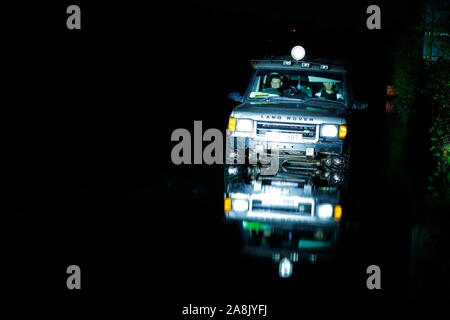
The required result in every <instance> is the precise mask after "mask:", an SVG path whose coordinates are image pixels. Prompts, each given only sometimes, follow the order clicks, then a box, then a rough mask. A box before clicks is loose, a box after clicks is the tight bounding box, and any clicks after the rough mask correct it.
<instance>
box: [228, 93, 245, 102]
mask: <svg viewBox="0 0 450 320" xmlns="http://www.w3.org/2000/svg"><path fill="white" fill-rule="evenodd" d="M228 99H231V100H233V101H237V102H244V97H243V96H241V94H240V93H239V92H237V91H232V92H230V93H229V94H228Z"/></svg>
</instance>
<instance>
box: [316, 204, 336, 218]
mask: <svg viewBox="0 0 450 320" xmlns="http://www.w3.org/2000/svg"><path fill="white" fill-rule="evenodd" d="M317 215H318V216H319V218H321V219H328V218H331V217H332V216H333V206H332V205H331V204H328V203H327V204H321V205H319V207H318V209H317Z"/></svg>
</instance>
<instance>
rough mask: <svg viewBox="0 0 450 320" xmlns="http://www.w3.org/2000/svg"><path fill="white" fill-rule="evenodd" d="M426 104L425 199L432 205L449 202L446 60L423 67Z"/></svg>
mask: <svg viewBox="0 0 450 320" xmlns="http://www.w3.org/2000/svg"><path fill="white" fill-rule="evenodd" d="M426 69H427V75H428V79H427V98H428V99H427V101H429V102H430V104H431V108H432V117H433V120H432V124H431V127H430V135H431V148H430V152H431V153H432V155H433V158H434V164H435V166H434V168H433V172H432V174H431V175H430V176H429V177H428V180H429V186H428V191H429V199H430V200H432V201H433V202H448V201H450V197H449V190H450V80H449V79H450V78H449V74H450V60H449V59H441V60H438V61H430V62H428V63H427V67H426Z"/></svg>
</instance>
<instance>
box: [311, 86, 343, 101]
mask: <svg viewBox="0 0 450 320" xmlns="http://www.w3.org/2000/svg"><path fill="white" fill-rule="evenodd" d="M334 87H335V83H334V82H323V88H322V89H320V91H319V92H317V93H316V97H319V98H322V99H329V100H344V96H343V95H342V94H340V93H339V92H337V91H335V90H334Z"/></svg>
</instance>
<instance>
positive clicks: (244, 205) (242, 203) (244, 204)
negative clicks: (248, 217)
mask: <svg viewBox="0 0 450 320" xmlns="http://www.w3.org/2000/svg"><path fill="white" fill-rule="evenodd" d="M232 203H233V210H234V211H247V210H248V201H247V200H243V199H233V202H232Z"/></svg>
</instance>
